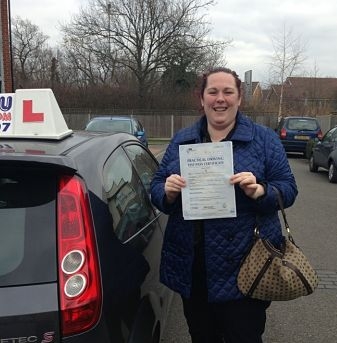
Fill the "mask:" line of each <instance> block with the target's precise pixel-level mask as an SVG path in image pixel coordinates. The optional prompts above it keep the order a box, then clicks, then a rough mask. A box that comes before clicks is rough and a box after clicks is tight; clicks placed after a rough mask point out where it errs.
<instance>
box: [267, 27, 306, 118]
mask: <svg viewBox="0 0 337 343" xmlns="http://www.w3.org/2000/svg"><path fill="white" fill-rule="evenodd" d="M271 41H272V44H273V49H274V53H273V56H272V61H271V76H272V79H273V80H274V81H276V82H277V83H279V84H280V95H279V103H278V117H279V120H280V119H281V117H282V106H283V93H284V83H285V81H286V79H287V78H288V77H291V76H292V75H293V73H294V72H295V71H297V70H298V69H299V67H300V66H301V65H302V64H303V62H304V61H305V59H306V57H305V55H304V54H305V51H306V44H305V43H303V41H302V39H301V36H300V35H296V34H295V33H294V32H293V30H292V29H291V28H287V26H286V24H285V23H283V27H282V30H281V31H280V32H278V33H276V34H275V35H273V36H272V37H271Z"/></svg>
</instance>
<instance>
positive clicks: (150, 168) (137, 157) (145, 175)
mask: <svg viewBox="0 0 337 343" xmlns="http://www.w3.org/2000/svg"><path fill="white" fill-rule="evenodd" d="M125 150H126V151H127V154H128V156H129V158H130V159H131V161H132V162H133V164H134V166H135V168H136V170H137V172H138V175H139V176H140V179H141V181H142V183H143V185H144V187H145V189H146V192H147V193H148V195H149V196H150V183H151V181H152V178H153V176H154V174H155V172H156V170H157V168H158V165H157V162H156V161H155V160H154V159H153V158H152V157H151V156H150V155H149V153H148V152H147V151H146V150H145V149H144V148H143V147H141V146H139V145H129V146H127V147H126V148H125Z"/></svg>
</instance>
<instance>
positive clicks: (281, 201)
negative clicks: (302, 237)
mask: <svg viewBox="0 0 337 343" xmlns="http://www.w3.org/2000/svg"><path fill="white" fill-rule="evenodd" d="M271 187H272V189H273V190H274V191H275V193H276V196H277V202H278V204H279V207H280V211H281V213H282V218H283V222H284V227H285V229H286V231H287V234H288V238H289V240H290V241H291V242H292V243H294V244H295V241H294V239H293V236H292V235H291V232H290V227H289V224H288V220H287V216H286V212H285V210H284V206H283V200H282V196H281V193H280V191H279V190H278V189H277V188H276V187H275V186H271ZM254 235H255V237H259V229H258V227H257V226H256V227H255V230H254Z"/></svg>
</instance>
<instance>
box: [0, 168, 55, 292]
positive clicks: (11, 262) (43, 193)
mask: <svg viewBox="0 0 337 343" xmlns="http://www.w3.org/2000/svg"><path fill="white" fill-rule="evenodd" d="M55 180H56V179H55V177H53V176H52V175H49V176H48V175H46V173H38V172H36V171H35V172H34V173H31V172H29V170H25V169H22V168H20V170H18V169H17V168H15V169H10V168H9V169H7V168H1V169H0V223H1V225H0V236H1V239H0V286H9V285H19V284H34V283H40V282H50V281H54V280H55V278H56V219H55V207H56V205H55V203H56V181H55Z"/></svg>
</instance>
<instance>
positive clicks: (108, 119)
mask: <svg viewBox="0 0 337 343" xmlns="http://www.w3.org/2000/svg"><path fill="white" fill-rule="evenodd" d="M85 130H86V131H97V132H127V133H130V134H132V135H134V136H135V137H137V138H138V139H139V140H140V141H141V142H142V143H143V144H144V145H145V146H146V147H147V146H148V140H147V135H146V132H145V129H144V127H143V125H142V123H141V122H140V121H139V120H138V119H135V118H131V117H121V116H104V117H95V118H93V119H91V120H90V121H89V122H88V124H87V125H86V127H85Z"/></svg>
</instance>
